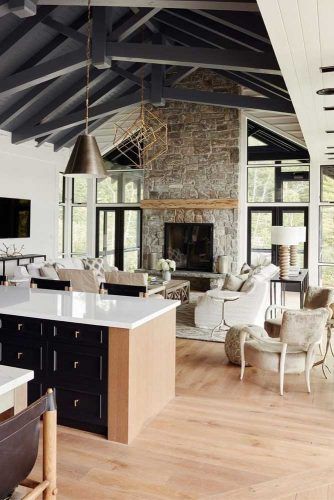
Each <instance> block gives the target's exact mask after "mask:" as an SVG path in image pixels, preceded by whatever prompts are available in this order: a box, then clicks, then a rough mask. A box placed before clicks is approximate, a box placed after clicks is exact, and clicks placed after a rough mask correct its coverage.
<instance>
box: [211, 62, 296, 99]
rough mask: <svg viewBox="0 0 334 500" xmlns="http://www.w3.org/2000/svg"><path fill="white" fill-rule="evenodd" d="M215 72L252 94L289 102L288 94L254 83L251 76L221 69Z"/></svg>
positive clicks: (257, 82)
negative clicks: (245, 88) (249, 90)
mask: <svg viewBox="0 0 334 500" xmlns="http://www.w3.org/2000/svg"><path fill="white" fill-rule="evenodd" d="M215 72H216V73H218V74H219V75H221V76H224V77H225V78H228V79H229V80H232V81H233V82H235V83H239V84H240V85H243V86H244V87H247V88H248V89H251V90H254V92H258V93H259V94H262V95H264V96H266V97H270V98H272V97H274V98H275V99H284V100H286V101H288V102H291V99H290V97H289V94H288V95H287V94H286V92H283V91H280V90H276V89H275V88H273V87H270V86H267V85H265V84H264V83H261V82H259V81H256V80H255V79H254V78H252V76H253V75H248V74H245V73H236V72H234V71H224V70H221V69H218V70H215Z"/></svg>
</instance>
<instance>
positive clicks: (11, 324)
mask: <svg viewBox="0 0 334 500" xmlns="http://www.w3.org/2000/svg"><path fill="white" fill-rule="evenodd" d="M0 332H2V333H10V334H11V335H13V334H14V335H15V336H17V337H26V336H27V337H36V338H38V337H41V336H42V335H43V323H42V321H41V320H40V319H34V318H22V317H19V316H7V315H1V316H0Z"/></svg>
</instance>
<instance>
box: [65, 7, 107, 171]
mask: <svg viewBox="0 0 334 500" xmlns="http://www.w3.org/2000/svg"><path fill="white" fill-rule="evenodd" d="M91 42H92V26H91V0H88V35H87V50H86V58H87V65H86V114H85V123H86V129H85V133H84V134H80V135H79V136H78V137H77V140H76V142H75V145H74V147H73V151H72V154H71V156H70V159H69V161H68V164H67V167H66V170H65V172H64V175H66V176H68V177H77V176H89V177H95V178H103V177H106V176H107V172H106V169H105V165H104V161H103V158H102V156H101V153H100V150H99V147H98V145H97V142H96V139H95V137H94V136H92V135H90V134H89V133H88V122H89V119H88V116H89V80H90V64H91V63H90V59H91Z"/></svg>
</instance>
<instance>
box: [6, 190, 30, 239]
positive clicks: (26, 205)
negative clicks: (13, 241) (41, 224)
mask: <svg viewBox="0 0 334 500" xmlns="http://www.w3.org/2000/svg"><path fill="white" fill-rule="evenodd" d="M30 211H31V202H30V200H20V199H17V198H0V238H1V239H5V238H29V236H30Z"/></svg>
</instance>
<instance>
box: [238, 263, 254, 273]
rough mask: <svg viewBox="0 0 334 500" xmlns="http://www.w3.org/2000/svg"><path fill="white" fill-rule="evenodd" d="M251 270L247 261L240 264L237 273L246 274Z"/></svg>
mask: <svg viewBox="0 0 334 500" xmlns="http://www.w3.org/2000/svg"><path fill="white" fill-rule="evenodd" d="M251 270H252V268H251V266H249V265H248V264H247V262H245V263H244V264H242V266H241V269H240V273H239V274H248V273H249V272H250V271H251Z"/></svg>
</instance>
